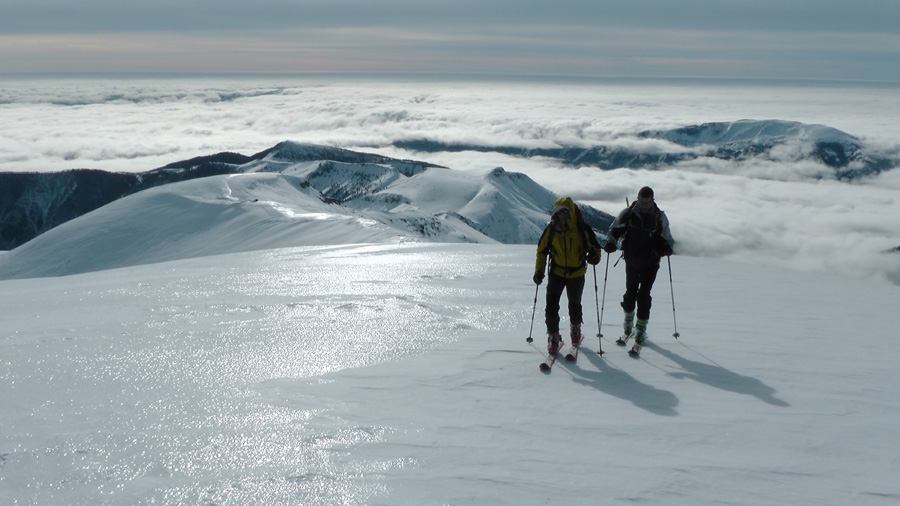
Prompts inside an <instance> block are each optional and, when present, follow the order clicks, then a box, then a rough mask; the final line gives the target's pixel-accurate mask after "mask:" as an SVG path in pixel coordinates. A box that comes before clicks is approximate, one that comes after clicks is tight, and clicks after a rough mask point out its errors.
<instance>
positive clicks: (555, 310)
mask: <svg viewBox="0 0 900 506" xmlns="http://www.w3.org/2000/svg"><path fill="white" fill-rule="evenodd" d="M563 291H565V292H566V298H567V299H569V319H570V320H571V322H572V323H581V318H582V314H581V293H582V292H583V291H584V276H579V277H577V278H563V277H560V276H554V275H553V274H551V275H550V276H549V280H548V281H547V307H546V309H545V310H544V318H545V321H546V323H547V333H548V334H550V333H556V332H559V300H560V298H562V293H563Z"/></svg>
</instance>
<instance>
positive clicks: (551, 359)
mask: <svg viewBox="0 0 900 506" xmlns="http://www.w3.org/2000/svg"><path fill="white" fill-rule="evenodd" d="M629 339H631V336H630V335H627V336H622V337H620V338H618V339H616V344H617V345H618V346H622V347H625V346H627V345H628V341H629ZM583 341H584V336H582V338H581V341H579V342H578V344H577V345H575V346H572V347H571V348H569V351H568V352H567V353H566V354H565V357H566V361H567V362H575V361H576V360H578V349H579V348H580V347H581V343H582V342H583ZM641 347H642V345H640V344H635V345H634V346H633V347H632V348H631V349H630V350H628V356H630V357H631V358H635V359H636V358H640V355H641ZM560 348H562V343H560ZM561 351H562V350H559V351H557V352H556V353H548V354H547V358H546V359H545V360H544V361H543V362H541V366H540V368H541V371H543V372H550V369H551V368H553V364H555V363H556V359H557V358H558V357H559V354H560V352H561ZM598 353H599V354H600V355H603V352H602V351H601V352H598Z"/></svg>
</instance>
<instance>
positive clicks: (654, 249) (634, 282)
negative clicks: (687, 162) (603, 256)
mask: <svg viewBox="0 0 900 506" xmlns="http://www.w3.org/2000/svg"><path fill="white" fill-rule="evenodd" d="M619 242H621V249H622V252H623V257H624V258H625V295H624V296H623V297H622V309H623V310H624V311H625V322H624V323H623V325H622V326H623V329H624V335H623V336H622V341H623V342H627V341H628V340H629V339H632V338H633V339H634V343H635V344H634V347H633V348H632V351H634V352H635V353H637V352H639V351H640V349H641V346H642V345H643V343H644V340H645V339H646V338H647V323H648V322H649V320H650V305H651V301H652V297H650V290H651V289H652V288H653V282H654V281H656V273H657V271H659V260H660V258H661V257H663V256H669V255H671V254H672V252H673V251H672V248H673V246H674V244H675V240H674V239H673V238H672V234H671V232H670V231H669V219H668V218H667V217H666V213H664V212H663V211H662V210H660V209H659V207H658V206H657V205H656V201H655V200H654V198H653V190H652V189H651V188H650V187H648V186H645V187H643V188H641V190H640V191H639V192H638V198H637V200H636V201H635V202H633V203H632V204H631V205H630V206H628V207H626V208H625V209H623V210H622V212H621V213H619V216H617V217H616V219H615V221H613V223H612V225H610V227H609V233H608V234H607V235H606V244H605V245H604V247H603V249H604V250H605V251H606V252H607V253H613V252H615V251H616V247H617V246H616V245H617V243H619ZM635 316H637V322H635Z"/></svg>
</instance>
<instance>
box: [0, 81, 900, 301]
mask: <svg viewBox="0 0 900 506" xmlns="http://www.w3.org/2000/svg"><path fill="white" fill-rule="evenodd" d="M897 91H898V90H897V88H896V86H890V85H860V84H848V83H827V84H822V83H799V82H798V83H748V82H744V83H739V82H724V81H723V82H711V81H694V82H689V81H670V82H663V81H655V82H654V81H635V80H627V79H620V80H604V81H588V80H582V81H578V82H568V83H566V82H548V81H544V82H534V81H527V80H521V81H520V80H515V79H505V80H493V81H491V80H463V79H449V78H448V79H441V78H437V77H431V78H421V79H371V78H369V79H367V78H358V77H348V76H306V77H298V76H269V77H265V76H263V77H259V76H257V77H252V78H250V77H243V78H237V77H207V78H200V77H196V78H187V79H186V78H178V79H175V78H169V79H163V78H147V77H132V78H123V77H116V78H96V77H92V78H88V77H85V78H59V79H49V78H25V77H16V78H9V77H7V78H4V79H2V80H0V115H2V118H3V121H0V171H59V170H66V169H72V168H94V169H103V170H110V171H127V172H142V171H146V170H150V169H154V168H157V167H161V166H163V165H166V164H169V163H172V162H176V161H180V160H184V159H188V158H192V157H195V156H200V155H208V154H213V153H217V152H221V151H232V152H239V153H243V154H253V153H256V152H259V151H262V150H264V149H267V148H269V147H271V146H273V145H275V144H277V143H278V142H280V141H283V140H293V141H298V142H312V143H320V144H326V145H334V146H341V147H347V148H351V149H359V150H363V151H369V152H376V153H381V154H386V155H391V156H398V157H403V158H416V159H421V160H424V161H428V162H432V163H438V164H441V165H445V166H447V167H450V168H453V169H457V170H470V169H483V168H485V167H494V166H502V167H504V168H505V169H507V170H509V171H515V172H523V173H526V174H528V175H529V176H531V177H532V178H533V179H535V180H536V181H538V182H539V183H541V184H543V185H545V186H547V187H549V188H550V189H552V190H554V191H555V192H557V193H559V194H566V195H570V196H572V197H573V198H575V199H577V200H581V201H585V202H588V203H590V204H592V205H594V206H595V207H597V208H599V209H602V210H604V211H607V212H609V213H616V212H618V211H619V210H620V209H621V208H622V207H624V205H625V200H626V198H630V199H633V198H634V196H635V194H636V193H637V189H638V188H640V187H641V186H644V185H650V186H652V187H654V189H655V190H656V194H657V201H658V203H659V204H660V207H662V208H663V209H664V210H665V211H666V212H667V214H668V215H669V218H670V221H671V223H672V229H673V234H674V235H675V237H676V239H677V240H678V242H679V245H678V252H679V253H680V254H687V255H695V256H712V257H719V258H727V259H732V260H737V261H743V262H751V263H761V264H767V265H775V266H781V267H785V268H791V269H801V270H809V271H816V272H827V273H833V274H837V275H843V276H850V277H857V278H864V279H873V280H878V281H887V282H892V283H895V284H900V253H896V252H894V253H890V252H889V251H890V250H892V249H894V248H896V247H898V246H900V198H898V196H900V192H898V191H900V170H891V171H887V172H883V173H881V174H879V175H876V176H872V177H868V178H865V179H861V180H857V181H854V182H844V181H837V180H835V179H834V178H832V177H828V174H829V173H830V172H829V170H828V169H827V168H825V167H823V166H822V165H821V164H818V163H816V162H815V161H810V160H806V161H797V160H796V157H795V156H794V155H795V153H794V151H795V150H796V149H798V147H797V146H795V145H791V144H786V145H784V146H782V147H780V148H779V150H780V151H779V150H775V151H774V152H772V153H769V155H768V156H767V157H766V158H765V159H749V160H744V161H739V162H738V161H726V160H718V159H710V158H702V159H698V160H693V161H690V162H684V163H681V164H679V165H676V166H674V167H671V168H667V169H666V170H654V171H651V170H639V169H618V170H607V171H601V170H599V169H596V168H591V167H582V168H580V169H574V168H571V167H564V166H562V165H561V164H560V162H558V161H557V160H553V159H546V158H537V157H535V158H521V157H513V156H510V155H504V154H500V153H496V152H481V151H479V152H475V151H461V152H437V153H416V152H410V151H406V150H402V149H398V148H396V147H394V146H393V143H395V142H397V141H403V140H418V139H428V140H432V141H438V142H445V143H455V144H469V145H477V146H506V147H510V146H512V147H522V148H548V147H551V148H552V147H558V146H573V147H591V146H596V145H599V144H604V145H614V144H616V143H620V144H628V145H631V146H633V145H639V147H640V149H643V150H645V151H653V150H659V151H668V152H671V151H672V150H673V149H677V147H675V146H673V145H672V144H669V143H664V142H662V141H646V140H643V141H641V140H638V139H636V138H635V137H633V136H632V135H631V134H635V133H637V132H641V131H644V130H651V129H657V130H658V129H668V128H676V127H681V126H686V125H693V124H699V123H706V122H717V121H725V122H730V121H737V120H741V119H761V120H767V119H779V120H787V121H797V122H802V123H808V124H822V125H826V126H829V127H834V128H837V129H839V130H842V131H844V132H846V133H848V134H851V135H853V136H856V137H857V138H859V139H860V141H861V142H863V143H864V144H865V145H866V146H867V147H868V148H869V149H872V150H874V151H878V152H880V153H889V154H890V153H894V154H895V153H897V149H898V148H897V146H898V145H900V124H898V123H897V122H896V118H897V117H900V93H897ZM779 153H782V154H783V158H781V157H780V155H779ZM723 282H727V280H723Z"/></svg>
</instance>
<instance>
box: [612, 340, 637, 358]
mask: <svg viewBox="0 0 900 506" xmlns="http://www.w3.org/2000/svg"><path fill="white" fill-rule="evenodd" d="M629 339H631V334H628V335H624V336H622V337H620V338H618V339H616V344H617V345H618V346H622V347H625V346H627V345H628V340H629ZM642 347H643V343H640V344H638V343H635V344H634V346H632V347H631V349H630V350H628V356H629V357H631V358H639V357H640V356H641V348H642Z"/></svg>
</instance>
